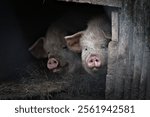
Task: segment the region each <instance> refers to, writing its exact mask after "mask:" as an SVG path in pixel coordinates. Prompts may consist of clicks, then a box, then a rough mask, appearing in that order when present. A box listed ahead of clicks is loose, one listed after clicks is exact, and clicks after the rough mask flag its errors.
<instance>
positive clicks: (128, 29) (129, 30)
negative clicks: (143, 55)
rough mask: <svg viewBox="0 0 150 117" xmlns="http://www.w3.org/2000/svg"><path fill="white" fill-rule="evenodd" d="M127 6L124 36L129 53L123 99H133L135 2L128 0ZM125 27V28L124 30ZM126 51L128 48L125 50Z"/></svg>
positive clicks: (127, 55)
mask: <svg viewBox="0 0 150 117" xmlns="http://www.w3.org/2000/svg"><path fill="white" fill-rule="evenodd" d="M125 4H128V5H125V7H124V8H125V17H126V18H125V20H126V21H125V24H124V26H125V29H124V31H125V32H124V33H125V34H123V35H125V36H126V37H125V38H126V43H127V44H128V45H127V48H128V52H127V54H126V62H127V65H126V72H127V73H126V76H125V78H124V96H123V99H130V98H131V85H132V77H133V68H134V53H133V1H130V0H126V3H125ZM124 26H123V28H124ZM125 49H126V48H125Z"/></svg>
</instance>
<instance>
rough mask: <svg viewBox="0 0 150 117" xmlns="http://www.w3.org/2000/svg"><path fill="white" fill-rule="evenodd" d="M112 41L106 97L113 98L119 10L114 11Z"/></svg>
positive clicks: (109, 47) (109, 52)
mask: <svg viewBox="0 0 150 117" xmlns="http://www.w3.org/2000/svg"><path fill="white" fill-rule="evenodd" d="M111 19H112V41H111V42H110V43H109V46H108V66H107V77H106V96H105V97H106V99H113V97H114V96H113V95H114V85H115V82H114V81H115V74H116V70H115V68H116V67H117V66H116V65H117V61H116V60H117V59H116V58H117V49H118V12H117V11H112V18H111Z"/></svg>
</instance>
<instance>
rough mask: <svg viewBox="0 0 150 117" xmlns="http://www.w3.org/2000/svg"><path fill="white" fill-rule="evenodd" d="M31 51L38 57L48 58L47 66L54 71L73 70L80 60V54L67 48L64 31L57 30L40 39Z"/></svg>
mask: <svg viewBox="0 0 150 117" xmlns="http://www.w3.org/2000/svg"><path fill="white" fill-rule="evenodd" d="M29 51H30V52H31V53H32V55H33V56H35V57H36V58H39V59H40V58H47V59H48V60H47V68H48V69H49V70H50V71H51V72H53V73H62V72H63V73H65V72H68V71H69V72H72V71H73V70H74V69H75V64H78V63H77V62H78V60H79V59H78V58H79V56H78V55H77V54H75V53H73V52H71V51H70V50H69V49H68V48H67V46H66V42H65V40H64V35H63V33H61V32H57V31H56V32H48V33H47V35H46V37H41V38H40V39H38V40H37V41H36V42H35V43H34V44H33V45H32V46H31V47H30V48H29Z"/></svg>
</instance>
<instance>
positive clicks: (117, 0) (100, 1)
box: [58, 0, 122, 7]
mask: <svg viewBox="0 0 150 117" xmlns="http://www.w3.org/2000/svg"><path fill="white" fill-rule="evenodd" d="M58 1H66V2H77V3H88V4H95V5H104V6H111V7H122V0H58Z"/></svg>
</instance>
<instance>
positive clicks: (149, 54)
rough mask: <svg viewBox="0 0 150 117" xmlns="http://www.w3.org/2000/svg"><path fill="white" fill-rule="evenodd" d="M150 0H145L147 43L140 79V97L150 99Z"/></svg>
mask: <svg viewBox="0 0 150 117" xmlns="http://www.w3.org/2000/svg"><path fill="white" fill-rule="evenodd" d="M149 7H150V1H149V0H144V8H143V10H144V16H145V17H144V23H145V25H144V28H145V30H144V31H145V34H144V36H145V38H144V39H145V44H144V55H143V66H142V74H141V80H140V95H139V99H150V72H149V70H150V30H149V29H150V20H149V19H150V9H149Z"/></svg>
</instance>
